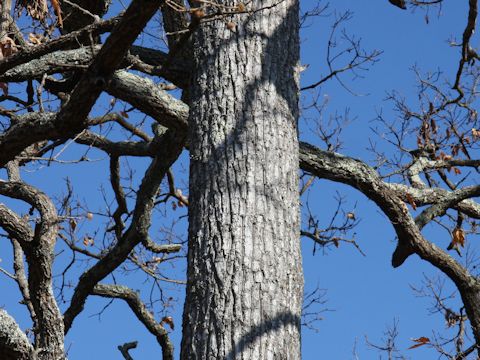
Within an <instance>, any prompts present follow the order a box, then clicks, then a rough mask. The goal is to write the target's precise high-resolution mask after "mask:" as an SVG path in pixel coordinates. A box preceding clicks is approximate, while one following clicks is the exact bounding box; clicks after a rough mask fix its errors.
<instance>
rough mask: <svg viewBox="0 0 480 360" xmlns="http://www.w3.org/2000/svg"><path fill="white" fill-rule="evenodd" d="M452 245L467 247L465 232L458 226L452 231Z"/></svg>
mask: <svg viewBox="0 0 480 360" xmlns="http://www.w3.org/2000/svg"><path fill="white" fill-rule="evenodd" d="M452 245H454V246H455V245H460V246H461V247H465V232H464V231H463V229H462V228H459V227H456V228H455V229H453V232H452Z"/></svg>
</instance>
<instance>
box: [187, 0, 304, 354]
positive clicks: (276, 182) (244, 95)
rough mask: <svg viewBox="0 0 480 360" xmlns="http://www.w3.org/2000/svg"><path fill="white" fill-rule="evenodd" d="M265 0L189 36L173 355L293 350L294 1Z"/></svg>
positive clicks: (296, 266)
mask: <svg viewBox="0 0 480 360" xmlns="http://www.w3.org/2000/svg"><path fill="white" fill-rule="evenodd" d="M236 4H238V2H237V3H235V2H233V1H228V2H225V3H224V5H229V6H234V5H236ZM269 5H272V6H271V7H270V8H267V9H264V10H261V11H258V12H254V13H250V14H243V15H236V16H234V17H232V19H228V18H227V19H224V20H221V21H214V22H206V23H204V24H202V25H201V26H200V27H199V29H198V30H197V31H196V32H195V33H194V35H193V53H194V55H193V56H194V62H195V68H194V71H193V79H192V87H191V94H190V95H191V99H190V119H189V121H190V128H189V131H190V132H189V143H190V154H191V155H190V197H189V200H190V208H189V221H190V228H189V250H188V284H187V295H186V303H185V309H184V318H183V340H182V349H181V359H222V360H223V359H249V360H250V359H300V315H301V307H302V297H303V275H302V264H301V254H300V242H299V199H298V141H297V118H298V78H297V74H296V69H297V62H298V57H299V38H298V26H299V23H298V3H297V2H296V1H295V0H286V1H282V2H276V3H275V4H274V3H272V4H270V3H268V2H266V1H254V2H253V3H249V4H248V5H247V7H248V8H247V10H253V9H258V8H260V7H269ZM229 21H232V22H230V23H229ZM233 26H235V28H233Z"/></svg>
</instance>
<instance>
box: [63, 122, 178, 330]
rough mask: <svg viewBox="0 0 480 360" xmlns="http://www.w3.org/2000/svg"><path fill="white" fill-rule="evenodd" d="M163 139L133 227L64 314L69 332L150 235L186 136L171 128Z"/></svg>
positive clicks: (87, 279) (80, 286)
mask: <svg viewBox="0 0 480 360" xmlns="http://www.w3.org/2000/svg"><path fill="white" fill-rule="evenodd" d="M162 142H163V144H162V145H163V146H161V147H160V150H159V152H158V153H157V156H156V157H155V158H154V159H153V161H152V163H151V164H150V166H149V168H148V169H147V171H146V173H145V176H144V178H143V180H142V183H141V185H140V188H139V190H138V192H137V199H136V204H135V209H134V212H133V218H132V222H131V224H130V226H129V228H128V229H127V231H126V232H125V233H124V234H123V236H122V237H121V238H120V239H119V241H118V243H117V244H116V245H115V246H114V247H113V248H112V249H111V250H110V251H109V253H108V254H106V255H105V256H104V257H103V258H102V259H100V260H99V261H98V262H97V263H96V264H95V265H94V266H92V267H91V268H90V269H89V270H88V271H86V272H85V273H84V274H83V275H82V276H81V277H80V280H79V282H78V285H77V287H76V288H75V291H74V294H73V297H72V300H71V303H70V307H69V308H68V309H67V311H66V312H65V314H64V323H65V332H68V330H69V329H70V327H71V326H72V323H73V320H74V319H75V317H76V316H77V315H78V314H79V313H80V312H81V311H82V310H83V306H84V304H85V301H86V299H87V297H88V296H89V295H90V294H91V292H92V290H93V288H94V286H95V285H96V284H97V283H98V282H99V281H101V280H102V279H104V278H105V277H106V276H108V275H109V274H110V273H111V272H112V271H114V270H115V269H116V268H117V267H118V266H119V265H120V264H122V263H123V262H124V261H125V259H126V258H127V257H128V255H129V254H130V252H131V251H132V250H133V248H134V247H135V246H136V245H138V244H139V243H140V242H141V241H142V240H143V239H144V238H146V237H148V230H149V227H150V218H151V212H152V209H153V206H154V199H155V196H156V194H157V192H158V189H159V187H160V183H161V181H162V179H163V177H164V176H165V174H166V172H167V171H168V169H169V168H170V166H171V165H172V164H173V163H174V162H175V161H176V159H177V158H178V156H179V155H180V153H181V151H182V148H183V143H184V135H183V134H180V135H179V134H176V133H174V132H172V131H168V132H167V133H166V134H165V135H163V136H162Z"/></svg>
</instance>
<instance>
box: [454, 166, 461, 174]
mask: <svg viewBox="0 0 480 360" xmlns="http://www.w3.org/2000/svg"><path fill="white" fill-rule="evenodd" d="M452 169H453V172H454V173H455V175H460V174H461V173H462V172H461V171H460V169H459V168H456V167H452Z"/></svg>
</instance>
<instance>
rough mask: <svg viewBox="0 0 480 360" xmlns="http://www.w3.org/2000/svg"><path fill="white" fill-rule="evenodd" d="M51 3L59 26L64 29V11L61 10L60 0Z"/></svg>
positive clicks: (53, 0)
mask: <svg viewBox="0 0 480 360" xmlns="http://www.w3.org/2000/svg"><path fill="white" fill-rule="evenodd" d="M50 3H51V4H52V8H53V11H54V12H55V15H56V16H57V22H58V26H60V27H61V28H63V19H62V9H61V8H60V4H59V2H58V0H50Z"/></svg>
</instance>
